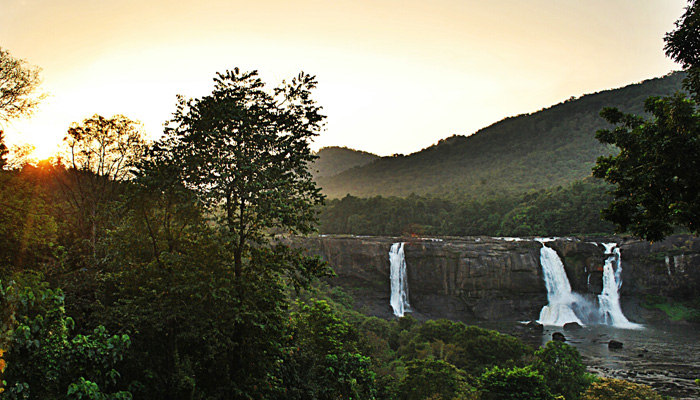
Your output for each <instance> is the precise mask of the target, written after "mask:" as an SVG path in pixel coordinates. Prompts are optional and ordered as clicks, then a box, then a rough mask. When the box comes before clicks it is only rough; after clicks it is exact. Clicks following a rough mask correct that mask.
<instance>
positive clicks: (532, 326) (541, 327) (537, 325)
mask: <svg viewBox="0 0 700 400" xmlns="http://www.w3.org/2000/svg"><path fill="white" fill-rule="evenodd" d="M525 326H526V327H528V328H530V329H532V330H534V331H537V332H542V331H544V325H542V324H540V323H539V322H537V321H530V322H528V323H527V324H525Z"/></svg>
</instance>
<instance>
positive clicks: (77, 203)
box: [59, 114, 147, 263]
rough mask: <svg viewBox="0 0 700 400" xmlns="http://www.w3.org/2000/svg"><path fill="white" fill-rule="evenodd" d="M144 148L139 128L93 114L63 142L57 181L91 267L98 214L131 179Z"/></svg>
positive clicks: (130, 122)
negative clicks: (62, 170) (62, 166)
mask: <svg viewBox="0 0 700 400" xmlns="http://www.w3.org/2000/svg"><path fill="white" fill-rule="evenodd" d="M146 144H147V142H146V139H145V133H144V131H143V128H142V126H141V124H140V123H139V122H137V121H133V120H130V119H129V118H127V117H125V116H123V115H115V116H113V117H111V118H105V117H103V116H101V115H97V114H95V115H93V116H92V117H90V118H87V119H85V120H83V122H81V123H79V124H78V123H73V124H71V126H70V128H69V129H68V133H67V134H66V137H65V138H64V146H65V154H66V155H65V157H66V159H67V160H66V161H67V163H68V170H67V171H66V172H65V173H64V174H61V175H60V176H59V178H60V183H61V188H62V189H63V192H64V193H65V195H66V200H67V204H68V205H69V209H70V211H71V213H72V215H74V216H75V217H74V218H73V221H75V225H76V226H75V228H76V231H77V232H78V235H79V237H80V238H81V239H82V240H84V241H85V242H86V243H87V245H88V249H89V251H90V252H91V253H92V255H93V263H94V262H96V261H95V260H96V253H97V242H98V238H99V236H100V231H101V229H102V226H101V223H100V213H101V212H102V211H103V207H104V205H105V204H107V203H109V202H110V201H113V200H115V199H116V198H117V195H118V191H119V189H120V185H119V182H121V181H124V180H126V179H128V178H129V177H130V175H129V174H130V173H131V172H132V171H131V169H132V167H133V166H134V164H135V163H136V161H138V160H139V159H140V158H141V156H142V155H143V153H144V151H145V149H146Z"/></svg>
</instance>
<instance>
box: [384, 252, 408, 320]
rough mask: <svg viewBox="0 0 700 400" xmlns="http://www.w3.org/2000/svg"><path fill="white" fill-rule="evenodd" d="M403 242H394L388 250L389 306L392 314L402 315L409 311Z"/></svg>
mask: <svg viewBox="0 0 700 400" xmlns="http://www.w3.org/2000/svg"><path fill="white" fill-rule="evenodd" d="M403 245H404V244H403V243H394V244H393V245H391V251H389V262H390V266H391V270H390V272H391V300H390V302H391V308H393V309H394V315H396V316H397V317H403V315H404V312H407V311H411V306H410V305H409V304H408V279H407V277H406V259H405V258H404V254H403Z"/></svg>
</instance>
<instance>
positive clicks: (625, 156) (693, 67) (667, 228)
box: [593, 0, 700, 240]
mask: <svg viewBox="0 0 700 400" xmlns="http://www.w3.org/2000/svg"><path fill="white" fill-rule="evenodd" d="M699 8H700V5H699V4H698V3H697V2H696V1H695V0H691V1H690V2H689V6H688V8H687V9H686V13H685V14H684V16H683V17H682V18H681V19H680V20H679V21H678V22H677V23H676V26H677V29H676V30H675V31H673V32H671V33H669V34H667V35H666V37H665V40H666V54H667V55H669V56H670V57H671V58H673V59H674V60H675V61H677V62H679V63H681V65H683V67H684V68H685V69H686V71H687V72H688V75H687V77H686V79H685V80H684V86H685V88H686V89H687V90H688V91H689V92H691V94H694V95H695V100H697V94H698V91H699V90H700V85H698V83H700V81H698V80H697V69H698V68H700V64H698V62H700V56H698V54H700V42H699V41H698V37H700V36H699V35H698V30H700V23H699V22H698V18H699V15H700V10H699ZM644 111H646V112H647V113H649V114H650V117H649V118H644V117H640V116H635V115H632V114H626V113H623V112H621V111H620V110H618V109H616V108H605V109H603V111H602V112H601V116H602V117H603V118H605V119H606V120H607V121H608V122H609V123H611V124H613V125H617V126H616V128H614V129H612V130H609V129H604V130H600V131H598V132H597V134H596V138H597V139H598V140H599V141H600V142H602V143H607V144H612V145H615V146H617V147H618V148H619V149H620V153H619V154H617V155H609V156H605V157H600V158H598V160H597V163H596V165H595V167H594V168H593V174H594V176H596V177H598V178H603V179H605V180H606V181H607V182H609V183H612V184H614V185H615V188H614V189H613V190H612V191H611V193H612V195H613V196H614V199H613V201H612V202H611V203H610V204H609V205H608V207H607V208H605V209H603V212H602V215H603V218H605V219H606V220H608V221H611V222H613V223H614V224H615V225H616V229H617V231H619V232H625V231H629V232H631V233H632V234H634V235H636V236H639V237H641V238H644V239H647V240H660V239H662V238H664V237H665V236H667V235H669V234H671V233H673V231H674V229H676V227H682V228H685V229H687V230H689V231H690V232H692V233H698V232H700V184H699V182H700V172H699V171H700V169H699V168H698V163H699V162H700V159H699V156H700V113H698V105H697V103H696V102H695V101H694V100H693V99H692V98H687V97H686V95H685V94H682V93H676V94H675V95H673V96H667V97H650V98H648V99H647V100H646V102H645V103H644Z"/></svg>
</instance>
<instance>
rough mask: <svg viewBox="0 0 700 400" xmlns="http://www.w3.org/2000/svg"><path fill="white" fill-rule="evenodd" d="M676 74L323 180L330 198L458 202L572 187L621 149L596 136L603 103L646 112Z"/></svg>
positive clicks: (677, 79) (674, 84)
mask: <svg viewBox="0 0 700 400" xmlns="http://www.w3.org/2000/svg"><path fill="white" fill-rule="evenodd" d="M684 77H685V74H684V73H680V72H679V73H672V74H669V75H667V76H665V77H662V78H656V79H650V80H646V81H644V82H641V83H637V84H633V85H629V86H626V87H624V88H620V89H614V90H607V91H603V92H600V93H595V94H589V95H585V96H581V97H580V98H571V99H569V100H567V101H565V102H563V103H560V104H557V105H555V106H552V107H549V108H547V109H544V110H541V111H538V112H535V113H532V114H523V115H519V116H516V117H511V118H506V119H504V120H502V121H500V122H497V123H495V124H493V125H491V126H489V127H486V128H484V129H481V130H479V131H478V132H476V133H474V134H473V135H470V136H467V137H465V136H452V137H449V138H447V139H444V140H442V141H440V142H439V143H437V144H436V145H434V146H431V147H428V148H426V149H423V150H421V151H419V152H417V153H413V154H410V155H407V156H402V155H396V156H393V157H382V158H380V159H378V160H376V161H374V162H372V163H369V164H366V165H364V166H362V167H359V168H353V169H350V170H347V171H344V172H342V173H340V174H337V175H335V176H332V177H319V178H318V179H317V182H318V184H319V186H321V187H322V188H323V192H324V193H325V194H326V195H328V196H329V198H342V197H345V196H346V195H347V194H350V195H352V196H356V197H371V196H385V197H388V196H398V197H405V196H408V195H409V194H411V193H415V194H417V195H427V196H439V197H445V198H448V199H450V200H453V201H456V202H462V201H465V200H471V199H475V200H484V199H488V198H492V197H495V196H503V195H508V194H515V195H520V194H521V193H524V192H528V191H530V190H533V189H534V190H541V189H551V188H555V187H557V186H566V185H569V184H571V183H572V182H573V181H576V180H582V179H584V178H586V177H587V176H590V175H591V168H592V167H593V165H594V164H595V161H596V158H597V157H599V156H602V155H608V154H610V153H612V152H615V148H614V147H612V146H608V145H604V144H601V143H600V142H598V141H597V140H596V139H595V133H596V131H597V130H599V129H604V128H609V127H610V125H609V124H608V123H607V122H606V121H605V120H604V119H603V118H601V117H600V116H599V113H600V111H601V110H602V109H603V107H606V106H611V107H617V108H619V109H620V110H621V111H623V112H626V113H633V114H637V115H643V114H644V110H643V107H644V101H645V100H646V98H647V97H649V96H666V95H670V94H672V93H674V92H675V91H677V90H680V89H681V86H682V80H683V78H684Z"/></svg>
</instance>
